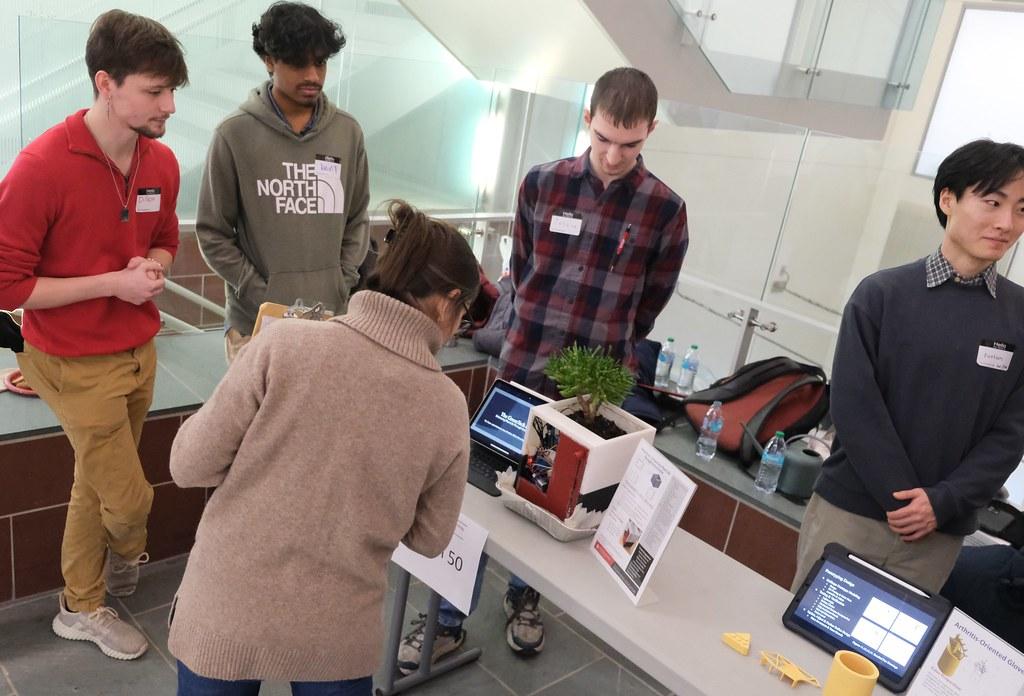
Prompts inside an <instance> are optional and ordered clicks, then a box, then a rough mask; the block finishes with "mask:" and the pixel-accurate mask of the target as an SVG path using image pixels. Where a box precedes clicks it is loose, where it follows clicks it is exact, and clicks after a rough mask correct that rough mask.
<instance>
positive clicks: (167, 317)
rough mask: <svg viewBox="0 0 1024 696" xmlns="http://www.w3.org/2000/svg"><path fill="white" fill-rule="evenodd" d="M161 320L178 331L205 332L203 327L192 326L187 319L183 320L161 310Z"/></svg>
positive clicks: (189, 332)
mask: <svg viewBox="0 0 1024 696" xmlns="http://www.w3.org/2000/svg"><path fill="white" fill-rule="evenodd" d="M160 321H162V322H163V323H164V326H166V327H167V328H169V329H172V330H174V331H177V332H178V333H188V334H194V333H203V330H202V329H200V328H198V327H196V326H192V325H191V324H189V323H188V322H187V321H182V320H181V319H179V318H178V317H176V316H173V315H171V314H168V313H167V312H160Z"/></svg>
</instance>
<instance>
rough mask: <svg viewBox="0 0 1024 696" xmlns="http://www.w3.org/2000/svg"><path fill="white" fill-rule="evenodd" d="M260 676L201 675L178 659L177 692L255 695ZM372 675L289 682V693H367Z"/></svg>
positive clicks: (195, 695) (360, 695) (341, 695)
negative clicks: (217, 677) (231, 677)
mask: <svg viewBox="0 0 1024 696" xmlns="http://www.w3.org/2000/svg"><path fill="white" fill-rule="evenodd" d="M261 683H262V682H260V680H259V679H240V680H238V681H225V680H223V679H212V678H210V677H203V676H200V675H198V674H196V673H195V672H193V671H192V670H190V669H189V668H188V667H186V666H185V664H184V663H183V662H182V661H181V660H178V696H257V694H259V692H260V684H261ZM372 691H373V678H372V677H363V678H362V679H342V680H341V681H326V682H292V696H370V694H371V693H372Z"/></svg>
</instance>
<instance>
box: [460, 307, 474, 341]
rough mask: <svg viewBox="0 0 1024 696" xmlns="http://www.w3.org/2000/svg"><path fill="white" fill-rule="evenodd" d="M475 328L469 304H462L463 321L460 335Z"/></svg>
mask: <svg viewBox="0 0 1024 696" xmlns="http://www.w3.org/2000/svg"><path fill="white" fill-rule="evenodd" d="M472 326H473V317H472V315H471V314H470V311H469V303H468V302H466V301H465V300H463V302H462V321H460V322H459V333H464V332H465V331H467V330H468V329H469V328H470V327H472Z"/></svg>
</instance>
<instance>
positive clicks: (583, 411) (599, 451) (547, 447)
mask: <svg viewBox="0 0 1024 696" xmlns="http://www.w3.org/2000/svg"><path fill="white" fill-rule="evenodd" d="M545 372H546V374H547V375H548V376H549V377H550V378H551V379H552V380H553V381H554V382H555V384H556V385H557V386H558V389H559V391H560V392H561V394H562V396H564V397H566V398H565V399H563V400H561V401H554V402H552V403H549V404H543V405H541V406H534V407H533V408H532V409H531V410H530V417H529V420H528V421H527V425H526V445H525V456H524V461H523V464H522V466H521V468H520V474H519V477H518V479H517V481H516V492H517V493H518V494H519V495H520V496H522V497H524V498H526V499H527V500H530V502H532V503H534V504H536V505H539V506H540V507H543V508H544V509H546V510H548V511H549V512H551V513H552V514H554V515H555V516H557V517H559V518H560V519H565V518H566V517H568V516H570V515H571V514H572V513H573V510H574V509H575V508H576V506H577V504H582V505H583V507H584V508H585V509H587V510H604V509H605V508H607V507H608V504H609V503H610V502H611V498H612V495H613V494H614V493H615V487H616V486H618V484H619V481H621V480H622V476H623V474H625V471H626V467H627V466H628V464H629V460H630V458H631V457H632V456H633V453H634V452H635V451H636V448H637V446H638V445H639V444H640V441H641V440H647V441H648V442H652V443H653V442H654V432H655V430H654V428H653V427H652V426H650V425H648V424H647V423H645V422H643V421H642V420H640V419H638V418H636V417H634V416H632V415H630V414H629V413H626V412H625V411H623V410H622V409H621V408H619V404H621V403H622V402H623V400H624V399H625V398H626V396H627V395H628V394H629V391H630V389H631V388H632V386H633V376H632V375H631V374H630V373H629V370H627V369H626V368H625V367H623V366H622V365H621V364H620V363H619V362H618V361H617V360H615V359H614V358H612V357H611V356H609V355H608V354H607V353H606V352H605V351H604V350H603V349H601V348H582V347H579V346H572V347H569V348H566V349H564V350H562V351H561V352H560V353H558V354H557V355H555V356H553V357H552V358H551V359H550V360H549V361H548V365H547V368H546V370H545Z"/></svg>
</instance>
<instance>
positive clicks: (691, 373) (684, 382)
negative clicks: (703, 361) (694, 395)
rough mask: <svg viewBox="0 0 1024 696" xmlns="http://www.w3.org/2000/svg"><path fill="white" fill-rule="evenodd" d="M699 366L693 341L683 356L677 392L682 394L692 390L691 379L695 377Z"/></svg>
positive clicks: (695, 345) (697, 353)
mask: <svg viewBox="0 0 1024 696" xmlns="http://www.w3.org/2000/svg"><path fill="white" fill-rule="evenodd" d="M699 367H700V353H699V352H698V350H697V344H696V343H694V344H693V345H692V346H690V349H689V350H688V351H686V355H684V356H683V369H682V370H680V371H679V380H678V385H679V393H680V394H683V395H684V396H685V395H687V394H690V393H691V392H693V380H694V379H695V378H696V377H697V369H698V368H699Z"/></svg>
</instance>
